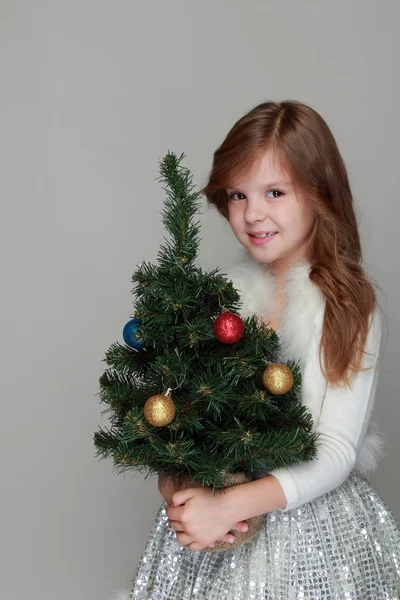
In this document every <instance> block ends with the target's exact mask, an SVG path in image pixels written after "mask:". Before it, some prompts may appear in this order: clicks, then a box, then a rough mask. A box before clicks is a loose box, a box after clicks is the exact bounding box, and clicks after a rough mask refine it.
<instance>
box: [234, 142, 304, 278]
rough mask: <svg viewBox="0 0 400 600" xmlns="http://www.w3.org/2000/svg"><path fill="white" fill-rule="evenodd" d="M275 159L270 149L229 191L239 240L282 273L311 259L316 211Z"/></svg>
mask: <svg viewBox="0 0 400 600" xmlns="http://www.w3.org/2000/svg"><path fill="white" fill-rule="evenodd" d="M273 158H274V157H273V154H272V152H271V151H270V150H268V151H266V152H265V153H264V154H262V155H261V157H260V158H259V159H258V160H257V161H255V162H254V164H253V166H252V168H251V169H250V171H248V172H247V173H246V174H245V176H244V177H242V178H241V179H240V180H235V181H234V183H232V184H231V185H233V186H234V187H231V188H227V190H226V192H227V194H228V215H229V223H230V226H231V228H232V231H233V233H234V234H235V236H236V237H237V239H238V240H239V242H240V243H241V244H242V245H243V246H244V247H245V248H247V250H248V251H249V252H250V254H252V256H253V257H254V258H255V259H256V260H257V261H259V262H262V263H269V264H271V265H272V266H273V270H274V271H275V272H276V273H280V272H283V271H285V270H286V269H287V268H290V266H292V265H293V264H294V263H295V262H297V261H298V260H302V259H304V258H307V249H308V246H309V243H310V240H311V234H312V230H313V225H314V213H313V210H312V207H311V203H310V202H307V200H306V199H305V198H304V197H303V195H302V194H301V193H300V190H298V189H295V187H294V185H293V183H292V182H291V180H290V175H289V174H288V172H287V171H286V170H282V168H281V167H280V166H279V165H278V162H277V161H276V162H275V161H274V159H273Z"/></svg>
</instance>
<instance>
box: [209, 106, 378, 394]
mask: <svg viewBox="0 0 400 600" xmlns="http://www.w3.org/2000/svg"><path fill="white" fill-rule="evenodd" d="M268 149H270V150H272V151H273V153H274V156H276V157H278V158H279V160H280V161H281V164H282V165H284V166H285V168H286V169H288V170H289V172H290V173H291V175H292V179H293V181H294V184H295V185H297V186H298V187H299V189H301V190H302V191H303V192H304V193H305V197H306V198H307V199H308V200H309V201H310V202H312V204H313V208H314V213H315V217H316V223H315V233H314V235H313V238H312V241H311V244H310V248H309V261H310V264H311V270H310V279H311V281H313V282H314V283H315V284H316V285H317V286H319V288H320V289H321V291H322V292H323V294H324V296H325V299H326V304H325V315H324V324H323V331H322V338H321V344H320V364H321V368H322V370H323V373H324V375H325V377H326V379H327V380H328V381H329V382H331V383H332V384H336V385H341V384H350V383H351V380H352V379H353V377H354V374H355V373H356V372H357V371H359V370H362V368H361V360H362V354H363V347H364V344H365V340H366V337H367V334H368V327H369V316H370V314H371V312H372V311H373V310H374V308H375V303H376V301H377V300H376V294H375V290H374V288H373V286H372V284H371V282H370V281H369V279H368V277H367V276H366V274H365V272H364V270H363V268H362V253H361V245H360V237H359V232H358V226H357V220H356V215H355V212H354V205H353V196H352V193H351V190H350V184H349V179H348V175H347V171H346V167H345V164H344V161H343V159H342V157H341V155H340V152H339V149H338V147H337V144H336V141H335V139H334V137H333V135H332V132H331V131H330V129H329V127H328V125H327V124H326V122H325V121H324V119H323V118H322V117H321V116H320V115H319V114H318V113H317V112H316V111H315V110H314V109H313V108H311V107H310V106H307V105H306V104H304V103H302V102H298V101H296V100H286V101H284V102H264V103H262V104H259V105H258V106H256V107H255V108H253V109H252V110H250V111H249V112H248V113H247V114H245V115H244V116H243V117H241V118H240V119H239V120H238V121H237V122H236V123H235V124H234V126H233V127H232V128H231V130H230V131H229V132H228V134H227V136H226V138H225V139H224V141H223V142H222V144H221V145H220V146H219V147H218V148H217V150H216V151H215V152H214V158H213V163H212V169H211V173H210V175H209V180H208V183H207V185H206V186H205V187H204V188H203V189H202V192H203V193H204V194H205V196H206V198H207V200H208V202H209V203H210V204H212V205H215V206H216V208H217V209H218V211H219V212H220V213H221V215H223V217H225V218H226V219H228V197H227V193H226V188H227V187H229V184H230V182H231V181H232V179H233V178H234V176H237V175H240V174H242V173H244V172H245V171H247V170H248V169H249V168H250V167H251V165H252V164H253V161H254V160H255V159H256V158H257V156H258V155H259V154H260V153H263V152H265V151H266V150H268ZM322 358H323V360H322ZM349 371H350V372H349Z"/></svg>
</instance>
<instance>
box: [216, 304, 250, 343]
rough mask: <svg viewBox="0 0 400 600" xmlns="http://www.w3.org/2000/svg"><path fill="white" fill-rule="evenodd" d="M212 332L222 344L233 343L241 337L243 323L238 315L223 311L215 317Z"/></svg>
mask: <svg viewBox="0 0 400 600" xmlns="http://www.w3.org/2000/svg"><path fill="white" fill-rule="evenodd" d="M214 334H215V337H216V338H217V340H219V341H220V342H222V343H223V344H234V343H235V342H238V341H239V340H240V339H241V338H242V337H243V334H244V323H243V321H242V319H241V318H240V317H239V315H235V313H231V312H228V311H227V312H223V313H222V314H221V315H219V317H217V318H216V319H215V322H214Z"/></svg>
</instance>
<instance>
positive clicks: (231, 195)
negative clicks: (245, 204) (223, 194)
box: [229, 192, 244, 200]
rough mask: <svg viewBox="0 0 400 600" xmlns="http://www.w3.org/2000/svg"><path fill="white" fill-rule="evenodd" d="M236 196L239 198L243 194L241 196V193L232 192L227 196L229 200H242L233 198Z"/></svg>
mask: <svg viewBox="0 0 400 600" xmlns="http://www.w3.org/2000/svg"><path fill="white" fill-rule="evenodd" d="M238 194H239V195H240V196H244V194H242V192H232V193H231V194H229V198H230V199H232V200H243V198H234V196H237V195H238Z"/></svg>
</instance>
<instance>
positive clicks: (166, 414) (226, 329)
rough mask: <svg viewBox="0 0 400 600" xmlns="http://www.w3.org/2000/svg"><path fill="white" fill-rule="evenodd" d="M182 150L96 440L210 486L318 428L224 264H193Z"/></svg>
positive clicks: (102, 447)
mask: <svg viewBox="0 0 400 600" xmlns="http://www.w3.org/2000/svg"><path fill="white" fill-rule="evenodd" d="M184 156H185V155H184V154H182V155H181V156H180V157H179V158H178V157H177V156H176V155H175V154H173V153H170V152H168V153H167V155H166V156H165V157H164V159H163V160H162V161H160V174H161V175H160V177H159V178H158V179H161V180H162V181H163V182H164V183H165V184H166V188H164V189H165V191H166V199H165V205H164V210H163V223H164V225H165V228H166V229H167V231H168V232H169V234H170V237H169V239H167V240H166V241H165V244H164V245H163V246H161V248H160V251H159V254H158V264H157V265H153V264H148V263H145V262H143V263H142V264H141V265H140V266H139V267H138V268H137V270H136V272H135V273H134V275H133V278H132V279H133V282H135V284H136V285H135V287H134V289H133V293H134V295H135V301H134V314H133V318H132V320H130V321H129V322H128V323H127V324H126V326H125V328H124V339H125V345H122V344H120V343H119V342H116V343H114V344H112V345H111V347H110V348H109V350H108V352H107V353H106V358H105V362H106V363H107V365H108V368H107V369H106V370H105V372H104V374H103V375H102V376H101V377H100V392H99V394H100V399H101V401H102V402H104V403H105V404H106V405H107V406H108V408H107V410H106V411H104V412H108V413H109V417H110V423H111V425H110V427H109V428H100V429H99V430H98V431H97V432H96V433H95V434H94V443H95V446H96V448H97V455H98V456H101V457H112V458H113V460H114V465H115V467H116V469H117V471H125V470H127V469H135V470H138V471H141V472H144V473H146V475H149V474H158V473H160V472H165V473H167V474H169V475H171V476H172V477H173V478H176V479H177V481H180V480H181V479H182V478H183V477H189V478H190V479H192V480H198V481H200V482H201V483H202V484H203V485H204V486H212V488H213V492H214V493H215V491H216V490H217V489H222V488H223V487H224V484H225V476H226V474H227V473H237V472H239V471H244V472H246V473H254V472H258V471H260V470H263V471H268V470H272V469H274V468H276V467H281V466H286V465H288V464H292V463H296V462H301V461H308V460H311V459H312V458H313V457H314V456H315V454H316V439H317V437H316V435H315V434H314V433H312V420H311V416H310V415H309V414H308V413H307V411H306V409H305V407H304V406H302V405H301V403H300V402H299V392H300V385H301V376H300V371H299V365H298V364H297V363H295V362H288V363H285V364H282V363H280V362H279V353H280V345H279V339H278V336H277V334H276V333H275V331H274V330H273V329H271V328H269V327H268V326H267V325H266V324H263V323H260V322H259V320H258V319H257V316H256V315H254V316H252V317H249V318H245V319H243V320H242V319H241V318H240V316H239V315H238V314H237V313H238V311H239V309H240V306H241V304H240V298H239V294H238V292H237V291H236V290H235V289H234V287H233V285H232V282H231V281H229V280H228V279H227V278H226V277H225V276H224V275H223V274H221V273H220V272H219V269H214V270H212V271H211V272H204V271H203V270H202V269H201V268H200V267H198V266H196V264H195V260H196V257H197V253H198V248H199V242H200V238H199V231H200V226H199V223H198V222H195V220H194V218H195V215H196V213H197V212H198V209H199V204H198V199H199V196H200V193H199V192H195V191H194V186H193V184H192V176H191V174H190V172H189V170H188V169H186V168H185V167H183V166H182V165H181V162H182V160H183V158H184Z"/></svg>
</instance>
